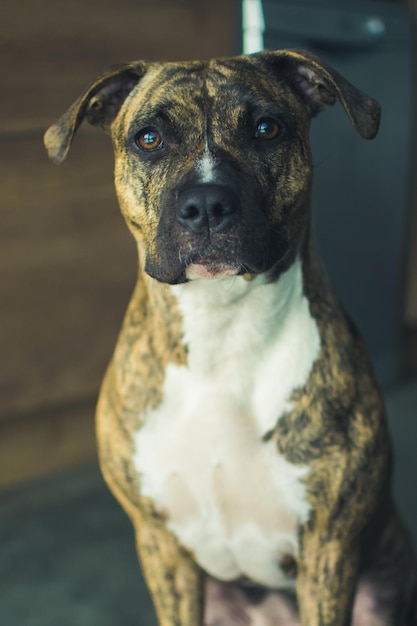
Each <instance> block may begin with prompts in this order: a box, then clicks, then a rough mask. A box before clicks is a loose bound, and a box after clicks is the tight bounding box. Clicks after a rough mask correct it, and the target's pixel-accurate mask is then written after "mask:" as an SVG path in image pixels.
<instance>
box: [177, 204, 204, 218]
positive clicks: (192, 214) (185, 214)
mask: <svg viewBox="0 0 417 626" xmlns="http://www.w3.org/2000/svg"><path fill="white" fill-rule="evenodd" d="M181 217H182V218H183V219H185V220H196V219H198V218H199V217H200V209H199V208H198V206H196V205H195V204H187V205H185V206H184V207H183V210H182V211H181Z"/></svg>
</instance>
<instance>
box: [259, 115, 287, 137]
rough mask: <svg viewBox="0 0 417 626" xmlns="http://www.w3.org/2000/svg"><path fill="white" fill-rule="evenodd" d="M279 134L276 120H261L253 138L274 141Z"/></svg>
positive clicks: (279, 127) (279, 128) (279, 129)
mask: <svg viewBox="0 0 417 626" xmlns="http://www.w3.org/2000/svg"><path fill="white" fill-rule="evenodd" d="M280 132H281V126H280V125H279V124H278V122H277V121H276V120H273V119H271V118H267V117H265V118H263V119H261V120H259V122H258V124H257V126H256V132H255V137H256V138H258V139H276V137H278V135H279V134H280Z"/></svg>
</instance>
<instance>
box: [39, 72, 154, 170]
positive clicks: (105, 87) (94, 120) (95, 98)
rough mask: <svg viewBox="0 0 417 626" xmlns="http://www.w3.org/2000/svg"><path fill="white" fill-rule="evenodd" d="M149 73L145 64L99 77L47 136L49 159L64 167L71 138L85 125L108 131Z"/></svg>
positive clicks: (46, 144)
mask: <svg viewBox="0 0 417 626" xmlns="http://www.w3.org/2000/svg"><path fill="white" fill-rule="evenodd" d="M145 72H146V64H145V63H142V62H138V63H131V64H128V65H121V66H119V67H115V68H112V69H110V70H109V71H108V72H106V73H105V74H103V75H102V76H99V78H98V79H97V80H96V81H94V83H92V84H91V85H90V87H88V89H87V90H86V91H85V92H84V93H83V94H82V95H81V96H80V97H79V98H78V100H76V101H75V102H74V104H72V106H71V107H70V108H69V109H68V111H67V112H66V113H64V115H63V116H62V117H60V119H59V120H58V121H57V122H56V123H55V124H53V125H52V126H51V127H50V128H48V130H47V131H46V133H45V135H44V143H45V147H46V150H47V152H48V155H49V157H50V158H51V159H52V161H54V163H57V164H59V163H62V161H63V160H64V159H65V157H66V156H67V153H68V150H69V148H70V146H71V141H72V138H73V137H74V134H75V132H76V130H77V128H78V127H79V125H80V124H81V122H82V121H83V119H84V118H86V119H87V120H88V122H89V123H90V124H92V125H93V126H100V127H101V128H103V129H104V130H106V131H108V130H109V127H110V124H111V122H112V121H113V120H114V118H115V117H116V115H117V113H118V111H119V109H120V107H121V105H122V103H123V101H124V100H125V98H126V97H127V95H128V94H129V93H130V92H131V91H132V89H133V88H134V87H135V86H136V85H137V83H138V82H139V80H140V79H141V77H142V76H143V75H144V74H145Z"/></svg>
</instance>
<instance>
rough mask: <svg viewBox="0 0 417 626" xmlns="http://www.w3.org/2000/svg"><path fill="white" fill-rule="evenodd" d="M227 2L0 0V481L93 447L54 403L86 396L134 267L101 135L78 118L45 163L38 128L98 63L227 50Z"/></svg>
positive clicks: (87, 417) (230, 10)
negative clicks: (72, 133)
mask: <svg viewBox="0 0 417 626" xmlns="http://www.w3.org/2000/svg"><path fill="white" fill-rule="evenodd" d="M238 5H239V3H238V2H237V1H235V0H226V1H225V0H182V1H181V0H176V1H175V2H172V1H171V0H137V1H136V2H132V1H131V0H117V1H116V0H109V1H107V2H103V1H102V0H93V1H91V2H81V1H80V0H73V1H71V2H68V1H67V2H64V1H62V0H35V1H32V0H18V1H15V0H3V1H2V3H1V9H0V14H1V30H0V84H1V86H2V95H1V98H0V189H1V194H0V224H1V225H0V349H1V354H2V359H1V360H0V442H1V444H0V484H5V483H9V482H13V481H14V480H18V479H19V480H20V479H22V478H25V477H30V476H35V475H40V474H42V473H44V472H47V471H53V470H55V469H58V468H59V467H67V466H68V465H69V464H71V463H72V462H73V463H78V462H80V461H81V460H85V459H86V457H91V456H93V455H94V441H93V438H92V435H91V433H92V432H93V411H92V410H90V411H87V412H86V411H80V412H79V413H78V412H77V410H76V409H75V408H74V409H73V410H69V409H68V407H70V406H77V405H78V404H79V403H80V402H81V403H84V402H88V403H90V405H91V406H92V405H93V404H94V400H95V397H96V395H97V392H98V388H99V384H100V381H101V378H102V376H103V373H104V370H105V367H106V365H107V362H108V360H109V358H110V356H111V352H112V350H113V346H114V344H115V341H116V337H117V333H118V329H119V327H120V323H121V320H122V317H123V313H124V310H125V308H126V305H127V302H128V299H129V295H130V291H131V289H132V286H133V282H134V277H135V272H136V251H135V249H134V245H133V240H132V239H131V237H130V235H129V234H128V231H127V229H126V227H125V225H124V223H123V220H122V218H121V216H120V214H119V211H118V208H117V203H116V199H115V194H114V190H113V184H112V161H113V157H112V149H111V142H110V140H109V138H108V137H106V136H105V135H102V134H101V133H100V131H98V130H95V129H91V128H89V127H82V128H81V129H80V131H79V135H78V137H77V138H76V139H75V141H74V145H73V148H72V150H71V152H70V155H69V157H68V159H67V161H65V163H64V164H62V165H61V166H60V167H59V168H57V167H55V166H54V165H53V164H52V163H51V162H50V161H48V160H47V157H46V153H45V151H44V148H43V145H42V134H43V132H44V130H45V129H46V128H47V127H48V126H49V125H50V124H51V123H52V122H54V121H55V120H56V119H57V118H58V117H59V116H60V115H61V114H62V113H63V112H64V111H65V110H66V109H67V108H68V106H69V105H70V104H71V103H72V102H73V101H74V100H75V99H76V98H77V97H78V95H79V94H80V92H81V91H82V90H83V89H84V88H85V87H86V86H87V85H88V84H89V83H90V81H92V80H94V79H95V77H96V76H97V74H98V73H99V72H101V71H102V70H104V69H105V68H106V67H108V66H109V65H113V64H116V63H121V62H126V61H130V60H133V59H139V58H148V59H171V60H172V59H185V58H207V57H210V56H217V55H227V54H232V53H234V52H236V49H237V32H238V29H239V27H238V19H239V18H238ZM51 407H52V408H53V410H52V408H51ZM45 415H47V417H45ZM86 433H89V435H88V436H87V435H86ZM77 442H78V443H77Z"/></svg>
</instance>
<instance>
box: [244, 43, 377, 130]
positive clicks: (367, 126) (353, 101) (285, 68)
mask: <svg viewBox="0 0 417 626" xmlns="http://www.w3.org/2000/svg"><path fill="white" fill-rule="evenodd" d="M254 56H255V57H258V58H259V60H260V61H261V62H262V63H266V64H267V65H269V66H270V67H271V68H273V71H275V72H276V73H278V75H279V76H282V77H286V78H287V80H289V81H290V82H291V83H292V84H293V86H294V88H295V89H297V91H298V92H299V94H300V95H301V97H302V98H303V99H304V101H305V103H306V105H307V107H308V109H309V111H310V114H311V116H314V115H317V114H318V113H320V111H323V110H324V109H327V108H328V107H330V106H332V105H333V104H334V103H335V102H336V99H338V100H339V101H340V102H341V104H342V106H343V108H344V109H345V111H346V113H347V115H348V117H349V119H350V121H351V123H352V125H353V127H354V128H355V130H356V131H357V132H358V133H359V134H360V135H361V137H364V138H365V139H373V138H374V137H375V135H376V134H377V132H378V127H379V120H380V112H381V107H380V105H379V104H378V102H377V101H376V100H374V99H373V98H370V97H369V96H367V95H366V94H364V93H363V92H362V91H360V90H359V89H357V88H356V87H354V86H353V85H352V84H351V83H349V81H347V80H346V79H345V78H343V76H341V75H340V74H338V72H336V71H335V70H333V69H332V68H330V67H329V66H328V65H325V64H324V63H322V62H321V61H319V59H317V58H316V57H315V56H313V55H312V54H310V53H308V52H304V51H297V50H276V51H273V50H271V51H265V52H260V53H257V54H256V55H254Z"/></svg>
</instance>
